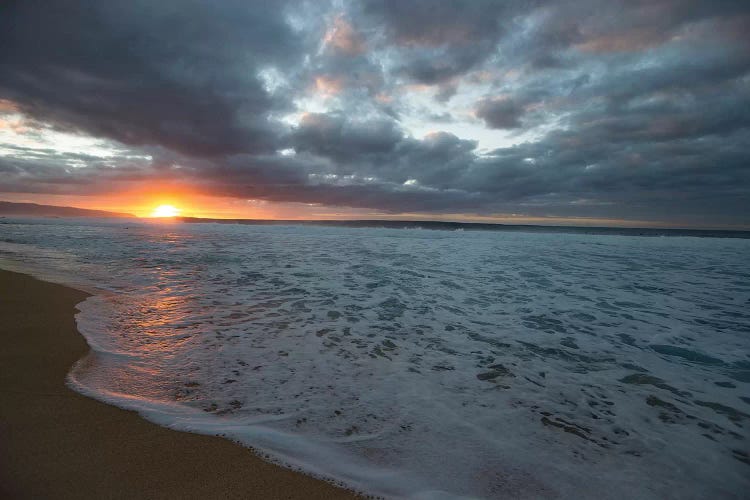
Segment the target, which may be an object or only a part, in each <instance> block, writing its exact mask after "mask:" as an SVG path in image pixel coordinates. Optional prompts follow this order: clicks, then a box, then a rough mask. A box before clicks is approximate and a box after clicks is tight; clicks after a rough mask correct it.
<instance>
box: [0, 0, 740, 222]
mask: <svg viewBox="0 0 750 500" xmlns="http://www.w3.org/2000/svg"><path fill="white" fill-rule="evenodd" d="M748 33H750V7H748V5H747V3H746V2H742V1H740V2H730V1H722V2H711V1H689V0H686V1H677V0H654V1H643V2H641V1H622V2H599V1H588V0H580V1H568V2H566V1H562V2H560V1H556V2H544V1H524V2H520V1H508V2H498V1H481V0H465V1H443V2H433V1H426V0H425V1H366V2H357V3H351V4H347V5H346V6H345V8H344V10H335V9H334V7H333V6H331V5H326V4H324V3H322V2H307V3H305V2H293V3H282V2H247V1H241V2H240V1H237V2H233V1H223V2H199V1H180V2H172V1H163V2H150V1H149V2H147V1H135V2H86V1H79V2H62V1H30V0H25V1H15V2H13V1H11V2H5V3H3V5H2V6H0V99H4V100H5V101H6V104H5V105H6V107H8V106H13V107H14V109H16V110H17V111H19V112H21V113H22V114H23V115H24V116H26V119H27V121H28V123H29V124H30V125H29V126H30V127H31V128H32V129H33V128H34V127H40V128H46V129H57V130H64V131H75V132H76V133H80V134H85V135H90V136H94V137H99V138H102V139H107V140H111V141H114V143H115V144H118V145H119V146H121V148H122V149H121V150H120V151H123V150H125V151H128V154H124V153H123V154H120V156H118V157H117V158H115V159H114V160H113V159H102V158H100V157H96V156H91V155H88V154H87V153H86V152H81V153H80V154H71V153H66V154H63V153H54V152H46V153H45V154H40V152H39V151H38V150H31V149H29V148H26V147H24V146H23V145H6V149H9V148H15V150H14V152H13V154H7V155H5V156H0V192H3V191H4V192H30V193H66V194H69V193H81V194H87V193H96V192H105V191H107V190H116V189H117V188H118V187H119V186H125V185H134V184H138V183H146V182H152V181H156V180H169V181H178V182H182V183H185V184H188V185H193V186H197V187H199V188H200V189H202V190H204V191H206V192H209V193H214V194H217V195H223V196H233V197H241V198H257V199H265V200H272V201H295V202H304V203H319V204H323V205H329V206H344V207H366V208H372V209H377V210H382V211H386V212H394V213H395V212H434V213H479V214H483V213H484V214H492V213H517V214H526V215H537V216H545V215H549V216H582V217H610V218H630V219H640V220H656V221H665V222H668V223H670V222H671V223H680V224H683V223H691V224H697V225H721V224H735V225H750V168H749V167H750V165H749V163H750V152H749V151H750V35H748ZM316 86H317V87H316ZM316 89H317V92H318V94H326V93H328V94H329V96H328V98H327V99H328V100H327V101H326V102H327V108H326V110H325V111H324V112H307V111H308V110H307V109H305V102H306V101H305V98H307V99H310V98H311V97H310V96H312V95H314V94H315V92H316ZM405 89H407V90H405ZM408 89H417V90H413V91H414V92H421V93H423V94H426V95H432V96H433V97H432V99H433V102H434V104H435V107H436V109H441V110H442V109H451V108H449V106H450V105H451V103H456V102H464V101H466V102H469V103H470V104H468V105H467V106H466V109H465V113H464V116H465V117H464V118H457V117H456V116H455V108H452V109H453V111H454V113H453V114H451V113H444V112H441V113H442V114H441V113H437V112H436V113H434V114H433V115H432V116H427V115H425V116H424V120H425V121H426V122H430V123H439V122H442V123H450V122H451V121H452V120H453V121H455V120H459V119H462V120H469V121H471V122H472V123H473V125H474V126H475V127H484V128H486V129H488V130H490V131H492V133H498V134H507V135H508V137H509V139H508V142H507V143H508V144H513V143H515V145H513V146H506V147H500V148H497V149H494V150H486V149H480V148H479V146H478V142H476V141H475V140H473V138H472V137H471V136H469V135H467V136H465V137H464V136H462V137H457V136H456V135H454V134H451V133H448V132H440V131H437V132H434V133H431V134H428V135H427V136H425V137H414V136H412V135H410V134H409V133H408V132H407V126H406V125H405V123H406V122H405V117H406V116H407V114H408V113H413V110H414V109H415V107H414V106H413V105H412V103H411V102H409V98H408V95H409V94H408V93H405V92H408ZM404 96H406V97H404ZM8 103H12V104H8ZM441 106H442V107H441ZM446 106H447V107H446ZM295 113H296V115H295ZM302 113H304V114H302ZM438 115H440V119H439V120H438V119H436V118H435V117H437V116H438ZM288 116H297V117H298V119H297V120H294V121H289V120H285V119H284V117H288ZM466 117H468V118H466ZM410 119H411V120H412V121H413V119H414V117H413V116H412V117H411V118H410ZM439 129H440V127H439V125H438V126H436V128H435V130H439ZM452 130H454V132H455V129H452ZM459 135H460V134H459ZM513 137H516V138H517V139H513ZM71 161H74V162H76V164H77V165H78V166H77V167H76V168H68V167H64V165H67V164H69V163H70V162H71Z"/></svg>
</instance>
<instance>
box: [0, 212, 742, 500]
mask: <svg viewBox="0 0 750 500" xmlns="http://www.w3.org/2000/svg"><path fill="white" fill-rule="evenodd" d="M17 222H18V223H13V224H3V225H2V226H0V240H2V242H0V266H3V267H8V266H12V267H14V268H16V269H19V270H26V271H29V272H32V273H35V274H37V275H39V276H42V277H45V278H47V279H51V280H53V281H58V282H63V283H69V284H75V285H76V286H79V287H83V288H86V289H88V290H100V291H101V292H100V293H97V295H95V296H93V297H91V298H89V299H87V300H86V301H84V302H83V303H82V304H80V305H79V308H80V313H79V314H78V315H77V321H78V326H79V329H80V331H81V333H82V334H83V335H84V336H85V337H86V338H87V340H88V341H89V343H90V345H91V346H92V349H93V351H92V353H91V354H89V355H88V356H87V357H85V358H84V359H82V360H80V361H79V362H78V363H77V364H76V365H75V367H74V368H73V369H72V371H71V373H70V383H71V385H73V387H75V388H76V389H77V390H79V391H81V392H83V393H86V394H89V395H91V396H93V397H96V398H98V399H102V400H105V401H108V402H110V403H112V404H116V405H118V406H122V407H126V408H131V409H136V410H138V411H139V412H141V414H142V415H144V416H145V417H146V418H149V419H151V420H153V421H155V422H157V423H159V424H161V425H165V426H169V427H174V428H179V429H182V430H190V431H194V432H202V433H208V434H221V435H225V436H227V437H230V438H233V439H236V440H239V441H241V442H243V443H245V444H247V445H248V446H252V447H254V448H256V449H257V450H259V451H260V452H261V453H266V454H268V455H269V456H270V457H271V458H272V459H274V460H276V461H278V462H281V463H285V464H287V465H291V466H294V467H298V468H301V469H303V470H305V471H307V472H309V473H312V474H315V475H318V476H321V477H326V478H330V479H334V480H339V481H343V482H345V483H346V484H348V485H350V486H352V487H355V488H358V489H361V490H364V491H367V492H371V493H375V494H381V495H384V496H389V497H415V498H419V497H423V498H439V497H442V496H444V497H446V498H455V497H460V496H467V497H487V498H492V497H513V498H546V497H549V498H552V497H559V496H563V497H575V498H622V497H631V498H635V497H637V498H706V497H722V498H741V497H742V496H743V495H744V494H745V492H747V491H748V489H749V488H750V480H748V477H750V474H748V472H750V466H749V465H748V463H747V462H748V458H747V455H745V454H746V453H747V452H748V446H747V442H748V438H749V437H750V436H749V435H748V430H747V428H748V425H750V416H749V415H748V413H750V399H748V397H747V396H748V391H747V390H748V383H750V315H748V312H747V311H748V305H750V275H749V274H748V271H747V268H746V262H747V261H748V258H749V257H750V241H749V240H740V239H736V240H730V239H710V238H705V239H698V238H682V237H670V238H640V237H626V236H603V235H583V234H543V233H535V234H531V233H522V232H512V233H502V232H472V231H463V232H455V231H427V230H422V231H419V230H393V229H373V228H361V229H352V228H316V227H291V226H290V227H264V226H240V225H218V224H201V225H186V224H171V225H164V224H161V225H159V224H149V223H132V222H129V223H127V224H123V223H100V222H92V221H65V220H59V221H47V222H41V221H17ZM717 384H718V385H717Z"/></svg>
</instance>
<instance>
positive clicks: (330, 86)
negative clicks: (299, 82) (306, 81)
mask: <svg viewBox="0 0 750 500" xmlns="http://www.w3.org/2000/svg"><path fill="white" fill-rule="evenodd" d="M343 88H344V81H343V80H342V79H340V78H333V77H330V76H325V75H323V76H316V77H315V90H317V91H318V93H320V94H323V95H327V96H332V95H336V94H338V93H340V92H341V90H343Z"/></svg>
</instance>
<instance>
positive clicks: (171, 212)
mask: <svg viewBox="0 0 750 500" xmlns="http://www.w3.org/2000/svg"><path fill="white" fill-rule="evenodd" d="M180 212H182V210H180V209H179V208H177V207H175V206H173V205H159V206H158V207H156V208H155V209H154V211H153V212H151V217H177V216H178V215H180Z"/></svg>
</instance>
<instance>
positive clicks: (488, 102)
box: [476, 97, 524, 128]
mask: <svg viewBox="0 0 750 500" xmlns="http://www.w3.org/2000/svg"><path fill="white" fill-rule="evenodd" d="M523 113H524V110H523V106H521V105H520V104H519V103H517V102H515V101H513V100H512V99H509V98H507V97H500V98H486V99H482V100H481V101H479V102H478V103H477V110H476V114H477V116H478V117H479V118H481V119H482V120H484V123H486V124H487V126H488V127H490V128H518V127H520V126H521V121H520V119H521V116H522V115H523Z"/></svg>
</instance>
